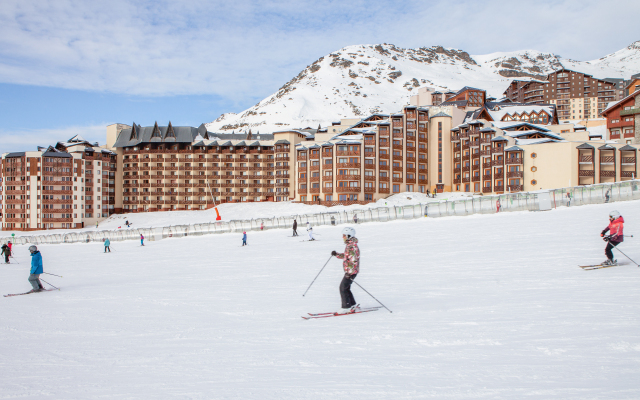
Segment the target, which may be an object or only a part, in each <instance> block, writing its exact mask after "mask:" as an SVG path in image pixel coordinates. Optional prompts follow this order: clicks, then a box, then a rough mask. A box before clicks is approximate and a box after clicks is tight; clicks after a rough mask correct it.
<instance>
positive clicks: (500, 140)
mask: <svg viewBox="0 0 640 400" xmlns="http://www.w3.org/2000/svg"><path fill="white" fill-rule="evenodd" d="M491 141H492V142H508V141H509V139H507V138H506V137H504V136H498V137H494V138H493V139H491Z"/></svg>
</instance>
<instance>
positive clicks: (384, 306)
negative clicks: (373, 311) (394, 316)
mask: <svg viewBox="0 0 640 400" xmlns="http://www.w3.org/2000/svg"><path fill="white" fill-rule="evenodd" d="M351 282H353V283H355V284H356V285H358V286H360V284H359V283H358V282H356V281H351ZM360 289H362V290H364V291H365V293H367V294H368V295H369V296H371V297H373V295H372V294H371V293H369V292H367V290H366V289H365V288H363V287H362V286H360ZM373 299H374V300H375V301H377V302H378V303H380V300H378V299H376V298H375V297H373ZM380 305H381V306H382V307H384V308H387V306H385V305H384V304H382V303H380ZM387 311H389V312H390V313H392V312H393V311H391V310H389V309H388V308H387Z"/></svg>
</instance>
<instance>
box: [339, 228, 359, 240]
mask: <svg viewBox="0 0 640 400" xmlns="http://www.w3.org/2000/svg"><path fill="white" fill-rule="evenodd" d="M342 234H343V235H345V236H347V237H348V238H352V237H355V236H356V230H355V229H353V228H352V227H350V226H347V227H346V228H344V229H343V230H342Z"/></svg>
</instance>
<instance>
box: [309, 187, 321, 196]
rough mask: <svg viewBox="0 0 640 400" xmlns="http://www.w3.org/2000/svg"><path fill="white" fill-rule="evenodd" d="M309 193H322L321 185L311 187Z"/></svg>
mask: <svg viewBox="0 0 640 400" xmlns="http://www.w3.org/2000/svg"><path fill="white" fill-rule="evenodd" d="M309 193H312V194H313V193H320V188H319V187H317V188H313V187H312V188H310V189H309Z"/></svg>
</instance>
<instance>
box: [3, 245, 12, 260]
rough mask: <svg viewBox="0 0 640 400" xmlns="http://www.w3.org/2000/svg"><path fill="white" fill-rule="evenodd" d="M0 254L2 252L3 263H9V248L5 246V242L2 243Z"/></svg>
mask: <svg viewBox="0 0 640 400" xmlns="http://www.w3.org/2000/svg"><path fill="white" fill-rule="evenodd" d="M0 254H4V263H5V264H9V256H10V255H11V250H9V246H7V245H6V244H3V245H2V253H0Z"/></svg>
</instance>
